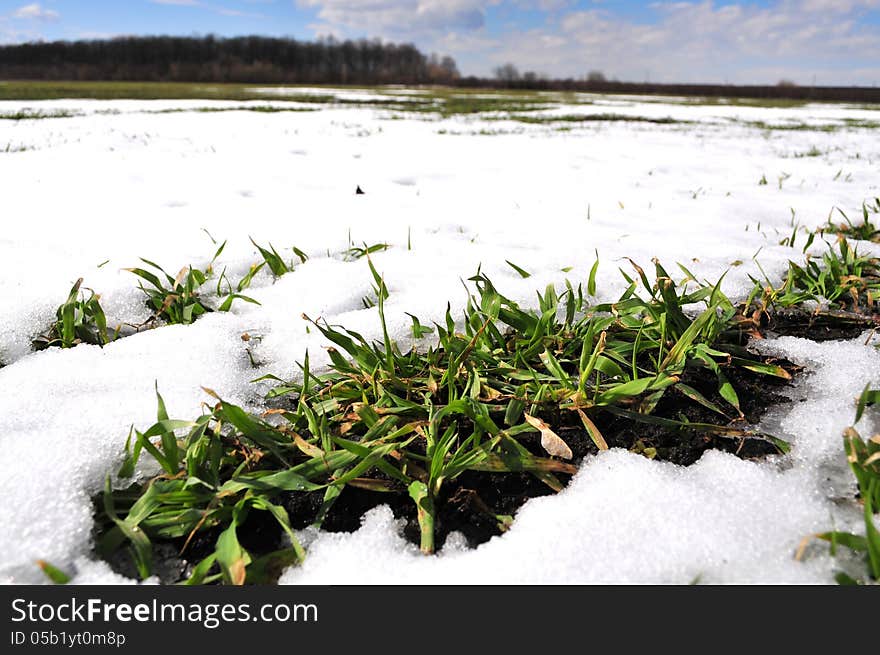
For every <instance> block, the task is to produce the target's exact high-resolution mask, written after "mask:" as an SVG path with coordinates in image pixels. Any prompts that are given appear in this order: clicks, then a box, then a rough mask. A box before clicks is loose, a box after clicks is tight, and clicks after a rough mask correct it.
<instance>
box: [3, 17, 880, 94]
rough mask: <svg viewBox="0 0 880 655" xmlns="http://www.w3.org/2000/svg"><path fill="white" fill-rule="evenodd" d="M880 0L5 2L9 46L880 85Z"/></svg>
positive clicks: (680, 79) (559, 74) (662, 78)
mask: <svg viewBox="0 0 880 655" xmlns="http://www.w3.org/2000/svg"><path fill="white" fill-rule="evenodd" d="M878 26H880V0H836V1H835V0H763V1H756V2H730V1H720V2H708V1H705V2H643V1H637V0H624V1H622V2H604V1H600V0H591V1H583V0H582V1H574V0H446V1H443V0H372V1H370V2H363V1H361V0H218V1H217V2H213V1H207V2H203V1H202V0H140V1H137V2H126V3H124V4H123V3H117V2H112V1H111V0H90V1H87V2H83V1H80V2H73V1H72V0H46V1H44V2H34V3H24V2H21V0H19V1H17V2H16V1H8V0H2V1H0V44H15V43H26V42H33V41H56V40H68V41H75V40H81V39H105V38H106V39H109V38H114V37H120V36H159V35H162V36H208V35H215V36H217V37H236V36H251V35H259V36H267V37H282V38H283V37H287V38H294V39H297V40H300V41H313V40H316V39H318V38H321V37H328V36H332V37H334V38H337V39H361V38H366V39H374V38H379V39H381V40H383V41H390V42H398V43H413V44H415V45H416V46H417V47H418V48H419V49H420V50H421V51H423V52H425V53H426V54H430V53H437V54H439V55H449V56H452V57H453V58H454V59H455V61H456V62H457V64H458V68H459V70H460V72H461V74H462V75H463V76H469V75H475V76H479V77H489V76H491V75H492V72H493V69H494V68H496V67H497V66H500V65H502V64H505V63H512V64H514V65H515V66H516V67H517V68H518V69H519V70H520V71H522V72H525V71H533V72H535V73H537V74H539V75H542V76H546V77H551V78H579V77H583V76H585V75H587V74H588V73H589V72H590V71H601V72H602V73H603V74H604V75H605V76H606V77H607V78H609V79H612V78H616V79H620V80H624V81H630V82H654V83H684V84H688V83H705V84H738V85H749V84H776V83H777V82H779V81H780V80H790V81H792V82H794V83H796V84H799V85H804V86H807V85H817V86H876V85H877V83H878V81H880V64H878V62H880V31H878V30H877V29H876V28H877V27H878Z"/></svg>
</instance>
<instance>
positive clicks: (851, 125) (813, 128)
mask: <svg viewBox="0 0 880 655" xmlns="http://www.w3.org/2000/svg"><path fill="white" fill-rule="evenodd" d="M735 122H736V123H738V124H740V125H743V126H745V127H752V128H755V129H758V130H766V131H768V132H839V131H841V130H846V129H864V130H876V129H878V128H880V121H869V120H864V119H855V118H846V119H844V120H843V122H842V123H823V124H812V123H767V122H766V121H735Z"/></svg>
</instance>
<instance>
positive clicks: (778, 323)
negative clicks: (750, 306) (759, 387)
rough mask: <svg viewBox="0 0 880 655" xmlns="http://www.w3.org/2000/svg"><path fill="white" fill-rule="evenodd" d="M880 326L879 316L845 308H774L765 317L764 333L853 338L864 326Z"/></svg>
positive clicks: (815, 338) (770, 335)
mask: <svg viewBox="0 0 880 655" xmlns="http://www.w3.org/2000/svg"><path fill="white" fill-rule="evenodd" d="M877 327H880V316H876V315H871V314H862V313H856V312H847V311H834V310H829V311H823V312H819V313H816V312H806V311H804V310H802V309H777V310H776V311H774V312H773V314H772V315H771V316H766V315H765V317H764V321H762V331H763V333H764V335H765V336H767V337H772V336H791V337H802V338H805V339H811V340H813V341H833V340H837V339H855V338H857V337H858V336H859V335H860V334H862V333H863V332H864V331H865V330H873V329H876V328H877Z"/></svg>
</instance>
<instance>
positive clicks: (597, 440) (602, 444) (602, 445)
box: [578, 409, 608, 450]
mask: <svg viewBox="0 0 880 655" xmlns="http://www.w3.org/2000/svg"><path fill="white" fill-rule="evenodd" d="M578 414H579V415H580V417H581V423H583V424H584V428H585V429H586V430H587V432H588V433H589V435H590V439H592V440H593V443H594V444H596V448H598V449H599V450H608V443H607V442H606V441H605V437H603V436H602V433H601V432H599V428H597V427H596V424H595V423H593V422H592V421H591V420H590V417H589V416H587V415H586V414H584V412H583V411H582V410H581V409H578Z"/></svg>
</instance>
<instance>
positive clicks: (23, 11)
mask: <svg viewBox="0 0 880 655" xmlns="http://www.w3.org/2000/svg"><path fill="white" fill-rule="evenodd" d="M12 17H13V18H24V19H29V20H46V21H48V20H57V19H58V18H59V17H60V14H59V13H58V12H57V11H54V10H52V9H44V8H43V6H42V5H41V4H40V3H39V2H34V3H31V4H29V5H24V6H23V7H19V8H18V9H16V10H15V11H14V12H12Z"/></svg>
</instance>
